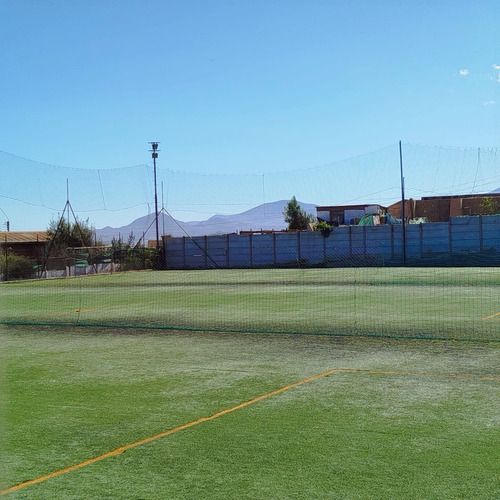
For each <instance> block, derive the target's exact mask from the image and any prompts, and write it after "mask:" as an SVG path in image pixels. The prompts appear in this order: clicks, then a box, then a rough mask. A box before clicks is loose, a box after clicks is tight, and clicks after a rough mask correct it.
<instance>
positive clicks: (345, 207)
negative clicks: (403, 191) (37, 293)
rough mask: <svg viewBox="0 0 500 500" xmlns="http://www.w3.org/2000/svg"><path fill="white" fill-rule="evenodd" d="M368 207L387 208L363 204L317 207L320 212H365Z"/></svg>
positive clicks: (374, 204) (376, 204)
mask: <svg viewBox="0 0 500 500" xmlns="http://www.w3.org/2000/svg"><path fill="white" fill-rule="evenodd" d="M368 207H379V208H385V207H383V206H382V205H379V204H378V203H363V204H361V205H325V206H321V207H316V210H317V211H318V212H322V211H326V210H363V209H365V208H368Z"/></svg>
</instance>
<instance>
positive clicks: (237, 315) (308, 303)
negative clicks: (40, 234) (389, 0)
mask: <svg viewBox="0 0 500 500" xmlns="http://www.w3.org/2000/svg"><path fill="white" fill-rule="evenodd" d="M0 300H1V302H2V317H1V319H0V322H4V323H23V324H29V323H33V324H70V325H73V324H74V325H110V326H139V327H156V328H173V329H197V330H203V331H206V330H216V331H242V332H248V331H259V332H288V333H295V332H298V333H334V334H347V335H352V334H354V335H356V334H360V335H381V336H394V337H399V336H407V337H430V338H439V339H454V338H461V339H482V340H500V268H455V269H453V268H354V269H293V270H292V269H266V270H211V271H168V272H139V273H121V274H115V275H101V276H88V277H79V278H72V279H56V280H49V281H32V282H24V283H7V284H6V283H4V284H1V285H0Z"/></svg>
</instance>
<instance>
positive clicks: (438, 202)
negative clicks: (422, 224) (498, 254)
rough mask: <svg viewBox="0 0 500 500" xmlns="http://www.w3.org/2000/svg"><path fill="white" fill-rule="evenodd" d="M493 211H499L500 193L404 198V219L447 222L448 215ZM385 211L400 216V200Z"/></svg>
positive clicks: (457, 215) (459, 215)
mask: <svg viewBox="0 0 500 500" xmlns="http://www.w3.org/2000/svg"><path fill="white" fill-rule="evenodd" d="M495 207H496V210H495ZM495 212H496V213H498V212H500V193H491V194H466V195H454V196H425V197H423V198H421V199H420V200H414V199H412V198H410V199H409V200H405V219H420V218H425V219H427V222H448V221H449V220H450V217H462V216H471V215H493V214H494V213H495ZM387 213H389V214H390V215H392V216H393V217H396V218H401V216H402V213H401V201H398V202H397V203H394V204H393V205H390V206H389V207H387Z"/></svg>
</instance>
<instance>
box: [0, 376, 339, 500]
mask: <svg viewBox="0 0 500 500" xmlns="http://www.w3.org/2000/svg"><path fill="white" fill-rule="evenodd" d="M336 371H338V370H336V369H334V370H328V371H326V372H323V373H319V374H317V375H314V376H312V377H309V378H306V379H304V380H300V381H299V382H295V383H294V384H290V385H286V386H284V387H281V388H280V389H276V390H275V391H271V392H268V393H267V394H263V395H261V396H258V397H256V398H253V399H250V400H249V401H245V402H244V403H240V404H239V405H236V406H233V407H232V408H226V409H225V410H222V411H219V412H217V413H214V414H213V415H211V416H209V417H202V418H199V419H198V420H193V421H192V422H189V423H187V424H184V425H179V426H178V427H175V428H174V429H169V430H168V431H164V432H160V433H159V434H155V435H154V436H150V437H147V438H145V439H141V440H140V441H136V442H134V443H130V444H126V445H125V446H120V447H119V448H116V450H113V451H109V452H108V453H104V455H99V456H97V457H94V458H90V459H89V460H85V461H83V462H80V463H79V464H75V465H71V466H70V467H65V468H64V469H60V470H57V471H55V472H51V473H50V474H45V475H44V476H40V477H37V478H35V479H31V480H28V481H24V482H22V483H19V484H16V485H15V486H11V487H10V488H7V489H5V490H3V491H0V496H2V495H6V494H7V493H11V492H13V491H17V490H20V489H21V488H26V486H31V485H33V484H37V483H41V482H43V481H46V480H47V479H52V478H54V477H57V476H60V475H61V474H65V473H67V472H71V471H73V470H76V469H80V468H82V467H85V466H86V465H91V464H93V463H95V462H99V461H100V460H104V459H105V458H109V457H114V456H116V455H119V454H120V453H123V452H124V451H127V450H130V448H134V447H136V446H140V445H143V444H146V443H149V442H151V441H154V440H156V439H160V438H162V437H165V436H169V435H170V434H174V433H175V432H179V431H182V430H184V429H188V428H189V427H193V426H194V425H197V424H201V423H203V422H208V421H209V420H213V419H215V418H218V417H221V416H222V415H226V414H227V413H231V412H233V411H236V410H239V409H240V408H244V407H245V406H249V405H251V404H253V403H257V402H258V401H261V400H263V399H266V398H269V397H271V396H275V395H276V394H279V393H281V392H284V391H287V390H288V389H293V388H294V387H298V386H299V385H303V384H307V383H308V382H312V381H313V380H317V379H319V378H322V377H326V376H327V375H331V374H332V373H335V372H336Z"/></svg>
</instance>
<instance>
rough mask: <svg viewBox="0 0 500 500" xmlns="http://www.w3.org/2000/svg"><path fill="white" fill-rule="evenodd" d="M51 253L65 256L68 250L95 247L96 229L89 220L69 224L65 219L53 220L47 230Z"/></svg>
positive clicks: (76, 220)
mask: <svg viewBox="0 0 500 500" xmlns="http://www.w3.org/2000/svg"><path fill="white" fill-rule="evenodd" d="M47 233H48V236H49V239H50V245H51V247H50V248H51V252H53V254H59V255H63V254H64V253H65V251H66V249H67V248H74V247H91V246H93V245H95V243H96V242H95V228H94V226H92V225H91V224H90V223H89V220H88V219H87V220H85V221H80V220H78V219H75V222H68V221H67V220H65V219H64V218H61V219H58V220H55V219H52V220H51V221H50V223H49V227H48V228H47Z"/></svg>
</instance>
